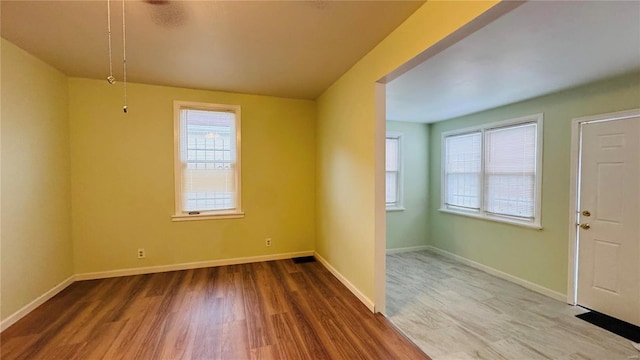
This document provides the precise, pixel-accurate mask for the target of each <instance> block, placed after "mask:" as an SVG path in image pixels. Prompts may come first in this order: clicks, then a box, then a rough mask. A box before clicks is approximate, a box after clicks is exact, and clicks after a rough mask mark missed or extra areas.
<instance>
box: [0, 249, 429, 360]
mask: <svg viewBox="0 0 640 360" xmlns="http://www.w3.org/2000/svg"><path fill="white" fill-rule="evenodd" d="M0 357H1V358H2V359H3V360H10V359H64V360H68V359H128V360H130V359H167V360H173V359H207V360H209V359H240V360H242V359H428V357H427V356H425V355H424V354H423V353H422V352H421V351H420V350H419V349H418V348H416V347H415V346H414V345H413V344H412V343H411V342H410V341H408V340H407V339H406V338H405V337H404V336H402V335H401V334H400V333H398V332H397V331H396V330H395V328H394V327H393V326H392V325H391V324H390V323H389V322H388V321H387V320H386V319H385V318H384V317H383V316H381V315H379V314H376V315H374V314H372V313H371V312H370V311H369V310H368V309H367V308H366V307H365V306H364V305H363V304H362V303H360V302H359V301H358V299H357V298H356V297H355V296H354V295H353V294H351V293H350V292H349V291H348V290H347V289H346V288H345V287H344V286H343V285H342V284H341V283H340V282H339V281H338V280H337V279H336V278H335V277H333V276H332V275H331V274H330V273H329V272H328V271H327V270H326V269H325V268H324V267H323V266H322V265H320V264H319V263H316V262H311V263H305V264H295V263H293V261H291V260H281V261H269V262H262V263H254V264H244V265H232V266H222V267H214V268H206V269H195V270H186V271H174V272H166V273H158V274H150V275H138V276H128V277H120V278H111V279H103V280H92V281H80V282H76V283H74V284H72V285H71V286H69V287H68V288H67V289H65V290H64V291H62V292H61V293H60V294H58V295H57V296H55V297H54V298H52V299H51V300H49V301H47V302H46V303H45V304H43V305H42V306H40V307H39V308H37V309H36V310H34V311H33V312H32V313H30V314H29V315H27V316H26V317H24V318H23V319H21V320H20V321H18V322H17V323H16V324H14V325H13V326H11V327H10V328H8V329H7V330H5V331H4V332H3V333H2V334H1V335H0Z"/></svg>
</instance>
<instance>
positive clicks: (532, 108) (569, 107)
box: [429, 74, 640, 294]
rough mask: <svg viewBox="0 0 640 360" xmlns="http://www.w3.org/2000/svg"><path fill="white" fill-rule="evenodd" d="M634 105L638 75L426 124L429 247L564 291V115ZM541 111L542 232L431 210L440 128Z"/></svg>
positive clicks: (436, 191) (639, 99) (567, 136)
mask: <svg viewBox="0 0 640 360" xmlns="http://www.w3.org/2000/svg"><path fill="white" fill-rule="evenodd" d="M634 108H640V74H629V75H624V76H621V77H617V78H614V79H610V80H607V81H602V82H597V83H593V84H590V85H587V86H582V87H579V88H576V89H572V90H568V91H563V92H559V93H556V94H551V95H548V96H544V97H539V98H535V99H531V100H528V101H524V102H520V103H516V104H512V105H509V106H504V107H500V108H496V109H493V110H488V111H484V112H480V113H477V114H473V115H469V116H464V117H460V118H456V119H451V120H447V121H443V122H439V123H435V124H432V127H431V135H430V136H431V143H430V179H431V181H430V197H431V199H434V201H432V202H431V209H430V213H429V216H430V219H431V220H430V224H431V226H430V233H429V239H430V242H431V245H433V246H435V247H437V248H440V249H443V250H446V251H448V252H451V253H454V254H456V255H460V256H462V257H465V258H468V259H471V260H473V261H476V262H479V263H481V264H484V265H487V266H489V267H492V268H494V269H497V270H500V271H503V272H506V273H508V274H510V275H513V276H516V277H519V278H521V279H524V280H527V281H530V282H533V283H535V284H538V285H540V286H543V287H545V288H547V289H551V290H553V291H556V292H558V293H561V294H566V292H567V271H568V234H569V186H570V184H569V176H570V168H569V166H570V145H571V121H572V119H574V118H577V117H583V116H588V115H595V114H603V113H609V112H615V111H622V110H628V109H634ZM536 113H544V134H543V141H544V145H543V168H542V177H543V179H542V227H543V229H542V230H534V229H528V228H523V227H518V226H514V225H508V224H504V223H497V222H493V221H487V220H479V219H473V218H469V217H464V216H460V215H454V214H448V213H443V212H440V211H438V208H439V206H440V203H439V199H440V192H441V189H440V187H441V178H440V176H441V136H442V133H443V132H444V131H449V130H453V129H459V128H464V127H468V126H473V125H478V124H483V123H489V122H494V121H499V120H505V119H512V118H516V117H521V116H524V115H531V114H536Z"/></svg>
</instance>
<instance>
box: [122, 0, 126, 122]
mask: <svg viewBox="0 0 640 360" xmlns="http://www.w3.org/2000/svg"><path fill="white" fill-rule="evenodd" d="M124 2H125V0H122V83H123V87H124V106H123V107H122V111H123V112H124V113H125V114H126V113H127V26H126V23H127V22H126V18H125V11H124Z"/></svg>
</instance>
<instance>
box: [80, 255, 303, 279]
mask: <svg viewBox="0 0 640 360" xmlns="http://www.w3.org/2000/svg"><path fill="white" fill-rule="evenodd" d="M302 256H313V251H300V252H291V253H284V254H273V255H261V256H250V257H241V258H232V259H220V260H208V261H198V262H190V263H182V264H171V265H159V266H147V267H139V268H130V269H119V270H110V271H100V272H90V273H83V274H77V275H76V279H75V280H76V281H79V280H95V279H105V278H111V277H119V276H131V275H142V274H154V273H160V272H167V271H178V270H189V269H199V268H207V267H215V266H224V265H237V264H249V263H254V262H262V261H271V260H283V259H291V258H295V257H302Z"/></svg>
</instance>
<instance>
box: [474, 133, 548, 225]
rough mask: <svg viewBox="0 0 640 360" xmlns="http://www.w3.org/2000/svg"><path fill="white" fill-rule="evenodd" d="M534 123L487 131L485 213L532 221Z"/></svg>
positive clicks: (534, 162)
mask: <svg viewBox="0 0 640 360" xmlns="http://www.w3.org/2000/svg"><path fill="white" fill-rule="evenodd" d="M536 127H537V124H536V123H527V124H523V125H515V126H507V127H502V128H496V129H488V130H487V131H486V132H485V134H484V136H485V150H484V153H485V171H484V177H485V185H484V187H485V196H484V204H485V210H486V211H487V212H488V213H491V214H498V215H505V216H513V217H517V218H522V219H527V220H533V219H534V217H535V199H536V186H535V185H536Z"/></svg>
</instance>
